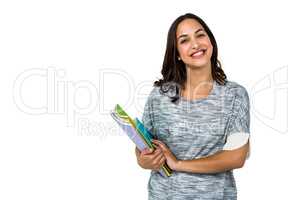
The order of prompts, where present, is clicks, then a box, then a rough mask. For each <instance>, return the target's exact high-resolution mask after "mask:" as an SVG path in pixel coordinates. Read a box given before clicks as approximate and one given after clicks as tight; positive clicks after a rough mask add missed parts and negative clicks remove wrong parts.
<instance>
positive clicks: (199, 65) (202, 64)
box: [187, 61, 210, 69]
mask: <svg viewBox="0 0 300 200" xmlns="http://www.w3.org/2000/svg"><path fill="white" fill-rule="evenodd" d="M209 64H210V62H207V61H199V62H191V63H190V64H188V65H187V66H188V67H190V68H193V69H195V68H204V67H208V66H209Z"/></svg>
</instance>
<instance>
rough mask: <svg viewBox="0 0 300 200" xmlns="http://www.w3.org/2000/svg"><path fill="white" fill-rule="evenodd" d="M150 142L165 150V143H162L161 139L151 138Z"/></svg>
mask: <svg viewBox="0 0 300 200" xmlns="http://www.w3.org/2000/svg"><path fill="white" fill-rule="evenodd" d="M152 142H153V143H154V144H156V145H157V146H158V147H159V148H161V149H162V150H163V151H166V150H167V147H166V145H165V144H164V143H162V142H161V141H159V140H152Z"/></svg>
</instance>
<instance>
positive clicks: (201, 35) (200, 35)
mask: <svg viewBox="0 0 300 200" xmlns="http://www.w3.org/2000/svg"><path fill="white" fill-rule="evenodd" d="M203 36H205V34H203V33H202V34H199V35H197V37H203Z"/></svg>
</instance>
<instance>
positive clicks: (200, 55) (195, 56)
mask: <svg viewBox="0 0 300 200" xmlns="http://www.w3.org/2000/svg"><path fill="white" fill-rule="evenodd" d="M205 51H206V50H204V49H203V50H200V51H197V52H195V53H193V54H192V55H191V56H192V58H201V57H202V56H203V55H204V53H205Z"/></svg>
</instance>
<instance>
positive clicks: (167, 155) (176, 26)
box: [136, 14, 250, 200]
mask: <svg viewBox="0 0 300 200" xmlns="http://www.w3.org/2000/svg"><path fill="white" fill-rule="evenodd" d="M217 58H218V48H217V43H216V40H215V38H214V36H213V34H212V32H211V31H210V29H209V28H208V26H207V25H206V24H205V23H204V21H203V20H201V19H200V18H199V17H198V16H196V15H193V14H185V15H183V16H180V17H179V18H177V19H176V20H175V21H174V22H173V24H172V25H171V27H170V30H169V33H168V39H167V49H166V53H165V58H164V62H163V66H162V71H161V73H162V76H163V77H162V78H161V79H160V80H158V81H156V82H155V83H154V88H153V90H152V92H151V93H150V95H149V97H148V99H147V102H146V105H145V109H144V113H143V122H144V124H145V126H146V127H147V128H148V129H149V130H150V131H151V132H152V133H153V134H154V136H155V138H156V139H155V140H153V143H154V144H156V146H157V147H158V148H157V149H156V150H155V151H154V152H146V151H145V152H139V151H138V150H137V151H136V156H137V160H138V163H139V165H140V166H141V167H142V168H145V169H151V170H152V172H151V176H150V179H149V183H148V190H149V199H150V200H160V199H161V200H163V199H164V200H165V199H193V200H194V199H220V200H221V199H226V200H229V199H230V200H234V199H236V198H237V190H236V184H235V179H234V177H233V173H232V170H233V169H237V168H241V167H242V166H243V165H244V163H245V160H246V158H247V155H248V152H249V133H250V106H249V97H248V93H247V91H246V89H245V88H244V87H243V86H241V85H239V84H238V83H235V82H232V81H228V80H227V78H226V75H225V73H224V71H223V70H222V68H221V65H220V62H219V61H218V59H217ZM164 162H167V164H168V165H169V167H170V168H171V169H172V170H173V171H174V173H173V174H172V176H171V177H169V178H166V177H162V176H161V175H160V174H159V173H158V172H157V170H158V169H159V168H160V167H161V166H162V164H164Z"/></svg>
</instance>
